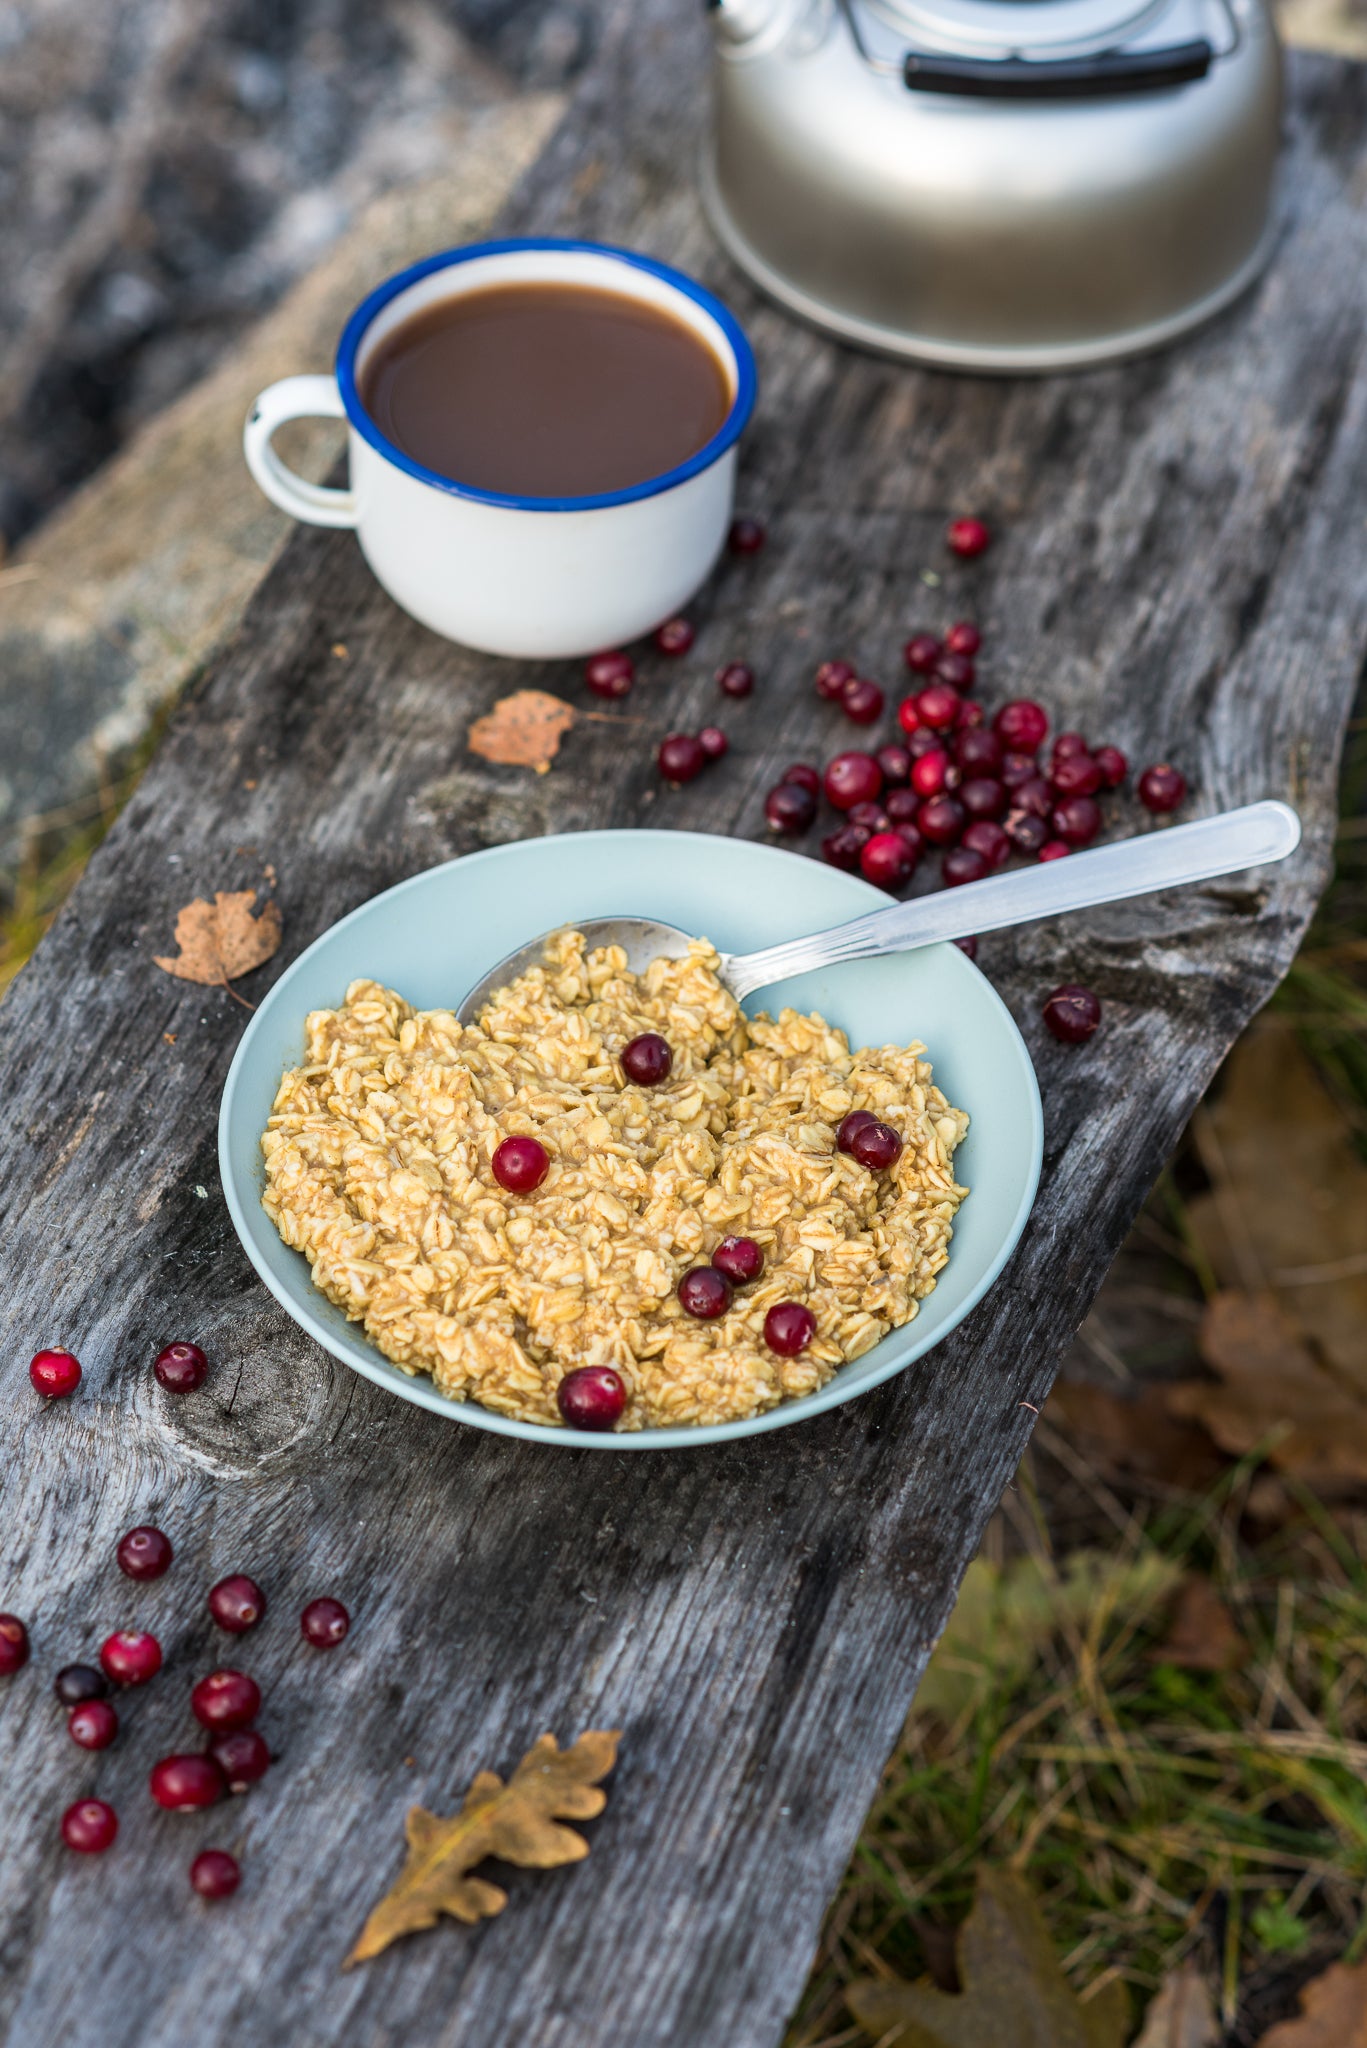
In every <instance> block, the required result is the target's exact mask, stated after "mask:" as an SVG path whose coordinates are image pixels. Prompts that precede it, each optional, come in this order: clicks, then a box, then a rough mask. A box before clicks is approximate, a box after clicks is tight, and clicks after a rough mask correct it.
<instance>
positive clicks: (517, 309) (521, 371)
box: [360, 284, 731, 498]
mask: <svg viewBox="0 0 1367 2048" xmlns="http://www.w3.org/2000/svg"><path fill="white" fill-rule="evenodd" d="M360 392H361V402H362V404H363V405H364V406H365V408H366V411H367V412H368V413H369V414H370V416H371V418H372V419H373V420H374V422H375V424H376V426H377V427H378V428H379V429H380V432H381V433H382V434H384V435H385V437H386V438H387V439H388V440H389V441H392V442H393V443H394V445H395V446H396V447H398V448H400V449H402V450H403V452H404V454H405V455H408V456H410V457H411V458H412V459H413V461H415V462H420V463H421V464H422V465H423V467H424V468H425V469H430V470H435V471H436V472H437V474H438V475H439V476H444V477H449V478H450V479H451V480H452V482H453V483H461V484H468V485H470V486H472V487H473V488H475V489H477V490H485V491H501V492H505V493H508V494H509V495H513V496H517V497H527V498H579V497H590V496H593V495H595V494H597V493H599V492H603V491H620V490H628V489H630V488H631V487H632V486H633V485H636V484H641V483H645V482H647V481H648V480H649V479H650V478H651V477H656V476H662V475H664V474H665V472H666V471H668V470H671V469H675V468H677V467H678V465H679V464H680V463H683V462H686V461H687V460H688V458H689V457H690V456H692V455H696V454H697V453H698V450H699V449H700V448H703V447H705V446H706V444H707V442H709V441H710V440H711V439H712V436H713V435H714V434H715V433H716V432H717V431H718V429H719V428H720V427H721V426H722V424H723V422H724V421H725V419H726V416H727V413H728V412H729V410H730V406H731V389H730V384H729V381H728V378H727V374H726V371H725V370H724V369H723V367H722V364H721V363H720V361H719V360H718V358H717V357H716V355H715V354H714V353H713V351H712V350H711V349H710V348H709V347H708V345H707V343H706V341H704V339H703V337H702V336H701V335H700V334H698V333H696V332H695V331H694V329H692V328H691V327H689V326H687V325H686V324H685V323H684V322H683V321H682V320H679V319H676V318H675V317H674V316H673V315H672V314H670V313H666V312H664V311H662V310H660V309H659V308H657V307H655V306H650V305H646V304H644V303H642V301H641V300H639V299H633V298H629V297H627V296H626V295H625V294H623V293H620V292H612V291H603V290H598V289H596V288H593V287H587V286H583V285H570V284H506V285H494V286H491V287H489V288H487V289H486V290H483V291H473V292H469V293H467V294H464V295H462V296H459V297H454V298H448V299H439V300H438V301H437V302H436V303H435V304H434V305H431V306H427V307H425V308H424V309H423V310H422V311H421V312H419V313H415V314H413V316H412V317H411V318H410V319H408V320H406V321H404V322H403V323H402V324H401V325H400V326H398V327H397V328H395V330H394V332H393V333H392V334H389V335H387V336H385V338H384V339H383V340H382V341H381V342H379V343H378V344H377V345H376V347H375V349H374V351H373V353H372V354H371V356H370V359H369V361H368V362H367V363H366V366H365V369H364V371H363V372H362V376H361V381H360Z"/></svg>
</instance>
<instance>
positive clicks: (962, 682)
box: [935, 649, 977, 710]
mask: <svg viewBox="0 0 1367 2048" xmlns="http://www.w3.org/2000/svg"><path fill="white" fill-rule="evenodd" d="M935 674H936V677H937V678H938V680H939V681H940V682H942V683H948V684H949V687H950V688H951V690H960V691H963V690H971V689H972V688H973V679H974V677H975V675H976V674H977V669H976V667H975V666H974V664H973V662H972V661H971V660H970V659H969V657H968V656H967V655H966V654H952V653H951V652H950V651H949V650H948V649H946V650H945V652H944V653H943V654H942V655H941V656H940V659H939V660H938V661H937V662H936V664H935ZM955 709H956V710H957V709H958V707H957V705H956V706H955Z"/></svg>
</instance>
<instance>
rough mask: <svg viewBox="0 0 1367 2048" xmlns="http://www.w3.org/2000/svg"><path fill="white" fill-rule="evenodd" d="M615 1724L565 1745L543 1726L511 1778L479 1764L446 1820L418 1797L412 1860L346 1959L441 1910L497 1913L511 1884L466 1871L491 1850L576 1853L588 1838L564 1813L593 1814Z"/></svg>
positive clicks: (562, 1858) (569, 1859) (411, 1820)
mask: <svg viewBox="0 0 1367 2048" xmlns="http://www.w3.org/2000/svg"><path fill="white" fill-rule="evenodd" d="M619 1735H620V1731H619V1730H617V1729H611V1728H609V1729H603V1728H598V1729H590V1730H589V1732H588V1733H587V1734H585V1735H581V1736H580V1738H579V1740H578V1741H577V1742H576V1743H574V1744H572V1745H571V1747H570V1748H569V1749H560V1748H558V1747H557V1744H556V1740H555V1737H554V1736H553V1735H543V1736H542V1737H541V1739H540V1741H539V1742H537V1743H534V1744H533V1746H532V1748H531V1749H529V1750H528V1752H527V1754H526V1756H524V1757H523V1759H522V1761H521V1763H520V1764H519V1765H518V1767H517V1769H516V1770H515V1771H514V1772H513V1775H512V1777H511V1778H510V1779H509V1780H508V1782H507V1784H506V1785H505V1784H504V1782H503V1780H502V1779H501V1778H500V1777H499V1776H498V1775H497V1773H496V1772H494V1771H481V1772H480V1774H479V1776H478V1777H477V1778H476V1779H475V1781H474V1783H473V1784H472V1785H471V1787H470V1790H469V1791H468V1792H467V1793H466V1795H465V1803H464V1805H463V1806H462V1807H461V1809H460V1812H459V1813H453V1814H451V1815H450V1816H448V1818H446V1819H445V1820H443V1819H441V1818H440V1817H439V1816H438V1815H437V1814H435V1813H427V1812H426V1811H424V1809H423V1808H422V1807H421V1806H415V1807H413V1808H411V1809H410V1811H409V1815H408V1819H407V1821H406V1822H405V1824H404V1827H405V1833H406V1834H407V1837H408V1860H407V1862H406V1863H405V1864H404V1867H403V1869H402V1870H401V1871H400V1873H399V1876H398V1880H397V1882H396V1883H395V1884H394V1886H393V1887H392V1889H391V1890H390V1891H388V1892H387V1893H386V1894H385V1896H384V1898H382V1899H381V1901H380V1903H379V1905H378V1906H376V1908H375V1909H374V1911H373V1912H372V1913H371V1915H370V1918H369V1919H368V1920H367V1921H366V1924H365V1926H364V1927H363V1928H362V1929H361V1935H360V1939H359V1940H358V1941H357V1943H356V1946H355V1947H354V1948H353V1949H352V1951H351V1954H350V1955H349V1956H348V1957H347V1965H348V1967H350V1965H351V1964H352V1963H363V1962H367V1961H368V1960H369V1959H370V1957H371V1956H377V1955H379V1953H380V1951H381V1950H382V1949H386V1948H388V1946H389V1944H390V1942H391V1941H397V1940H398V1938H399V1936H400V1935H401V1934H413V1933H416V1932H417V1930H418V1929H419V1928H422V1927H435V1926H436V1924H437V1921H438V1919H439V1918H440V1917H441V1915H442V1914H443V1913H449V1914H450V1915H451V1917H452V1918H453V1919H455V1920H464V1921H465V1922H466V1923H467V1924H470V1925H472V1924H473V1923H474V1922H475V1921H476V1920H481V1919H486V1918H489V1917H491V1916H492V1915H493V1914H495V1913H501V1912H502V1911H503V1908H504V1907H505V1906H506V1905H507V1903H508V1895H507V1893H506V1892H503V1891H500V1890H499V1888H498V1886H497V1885H495V1884H489V1883H488V1882H486V1880H485V1879H483V1878H479V1877H472V1876H471V1875H470V1872H471V1871H472V1870H473V1869H474V1867H475V1865H476V1864H477V1863H482V1862H483V1860H484V1858H485V1857H486V1856H501V1857H502V1858H503V1861H504V1862H505V1863H516V1864H519V1865H520V1866H521V1867H522V1868H523V1869H526V1870H553V1869H554V1868H555V1867H556V1866H557V1865H558V1864H562V1863H578V1862H580V1861H582V1859H583V1858H584V1857H585V1856H587V1855H588V1853H589V1845H588V1843H587V1842H586V1841H585V1840H584V1838H583V1836H582V1835H577V1834H576V1833H575V1832H574V1829H573V1828H565V1827H560V1826H558V1825H557V1823H558V1822H559V1821H562V1820H592V1819H593V1817H594V1815H595V1814H598V1813H601V1812H602V1810H603V1807H604V1806H605V1804H606V1803H607V1795H606V1793H604V1792H601V1791H599V1789H598V1781H599V1779H600V1778H605V1777H606V1776H607V1774H608V1772H609V1771H610V1770H611V1769H612V1766H613V1764H614V1763H615V1762H616V1759H617V1743H618V1740H619Z"/></svg>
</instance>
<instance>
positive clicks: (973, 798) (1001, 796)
mask: <svg viewBox="0 0 1367 2048" xmlns="http://www.w3.org/2000/svg"><path fill="white" fill-rule="evenodd" d="M1006 801H1007V799H1006V789H1005V786H1004V785H1003V784H1002V783H1000V782H998V780H997V778H996V776H995V775H971V776H970V777H969V779H968V781H967V782H965V783H962V784H961V785H960V788H959V802H960V803H961V804H962V805H963V807H964V809H965V810H966V811H967V812H968V815H969V817H970V818H999V817H1000V816H1001V814H1002V812H1003V811H1004V810H1005V809H1006Z"/></svg>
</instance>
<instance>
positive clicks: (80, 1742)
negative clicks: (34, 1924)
mask: <svg viewBox="0 0 1367 2048" xmlns="http://www.w3.org/2000/svg"><path fill="white" fill-rule="evenodd" d="M154 1369H155V1371H156V1374H157V1378H158V1379H159V1380H160V1381H161V1384H162V1385H163V1386H165V1387H167V1388H168V1389H169V1390H171V1391H173V1392H178V1393H184V1392H188V1391H189V1389H190V1387H192V1386H198V1385H199V1384H200V1382H201V1381H202V1380H203V1378H204V1376H205V1374H206V1372H207V1371H208V1360H207V1359H206V1358H205V1356H204V1353H203V1352H202V1351H201V1350H200V1348H199V1346H198V1345H197V1344H184V1343H177V1344H168V1345H167V1346H166V1347H165V1349H164V1350H163V1351H161V1352H160V1353H159V1354H158V1356H157V1359H156V1363H155V1368H154ZM29 1378H30V1379H31V1381H32V1383H33V1385H34V1387H35V1388H36V1389H37V1390H38V1392H39V1393H41V1394H42V1395H44V1397H45V1398H46V1399H48V1400H64V1399H66V1398H67V1397H68V1396H69V1395H71V1394H73V1393H74V1392H75V1390H76V1388H77V1387H78V1386H79V1385H80V1381H81V1367H80V1361H79V1360H78V1359H77V1358H76V1356H75V1354H74V1353H73V1352H71V1351H68V1350H66V1349H65V1348H62V1347H53V1348H51V1349H48V1350H43V1351H39V1352H38V1353H37V1354H36V1355H35V1356H34V1358H33V1360H32V1361H31V1363H30V1365H29ZM114 1554H115V1559H116V1562H117V1564H118V1567H119V1570H120V1571H121V1572H122V1573H123V1575H124V1577H125V1578H128V1579H132V1580H134V1581H137V1582H139V1583H144V1582H147V1581H150V1580H153V1579H160V1578H162V1577H163V1576H164V1575H165V1573H166V1572H168V1571H169V1570H170V1568H171V1564H172V1561H173V1559H174V1556H175V1552H174V1550H173V1548H172V1545H171V1540H170V1538H169V1537H168V1536H167V1535H165V1534H164V1532H163V1531H162V1530H160V1529H156V1528H153V1527H151V1526H150V1525H143V1526H141V1527H139V1528H136V1529H130V1530H128V1532H127V1533H126V1534H125V1535H124V1536H122V1537H121V1538H120V1539H119V1543H118V1546H117V1548H116V1550H115V1553H114ZM208 1607H209V1613H210V1614H211V1615H212V1617H213V1619H214V1621H215V1622H216V1623H217V1624H218V1626H219V1627H220V1628H221V1629H224V1630H225V1631H226V1632H227V1633H228V1634H229V1635H244V1634H245V1633H246V1631H247V1630H248V1629H252V1628H255V1627H256V1625H257V1623H258V1622H259V1621H260V1620H261V1618H262V1616H263V1615H264V1614H265V1612H266V1596H265V1594H264V1593H263V1592H262V1590H261V1588H260V1587H259V1586H258V1585H257V1584H256V1583H255V1581H254V1580H252V1579H249V1578H247V1577H246V1576H245V1575H244V1574H242V1573H233V1574H232V1575H231V1576H230V1577H228V1578H226V1579H220V1580H219V1581H218V1583H217V1584H216V1585H215V1586H212V1587H211V1588H210V1590H209V1596H208ZM350 1626H351V1618H350V1616H349V1615H348V1613H347V1611H346V1609H345V1607H343V1605H342V1603H341V1601H340V1600H333V1599H331V1598H327V1597H324V1598H322V1599H318V1600H311V1601H310V1602H309V1604H308V1606H307V1607H306V1608H305V1609H304V1611H303V1613H302V1615H301V1616H300V1630H301V1633H302V1634H303V1637H304V1640H305V1641H306V1642H309V1643H312V1644H313V1645H314V1647H315V1648H316V1649H332V1648H334V1647H335V1646H336V1645H337V1644H338V1643H340V1642H341V1641H342V1640H343V1638H344V1637H345V1635H346V1633H347V1631H348V1629H349V1628H350ZM29 1655H30V1645H29V1636H28V1629H27V1627H26V1626H25V1624H24V1623H23V1621H21V1620H20V1618H19V1617H18V1615H14V1614H0V1677H9V1676H11V1675H12V1674H13V1673H15V1672H17V1671H20V1670H22V1669H23V1667H24V1666H25V1665H26V1664H27V1663H28V1661H29ZM162 1661H163V1659H162V1648H161V1644H160V1643H159V1641H158V1640H157V1638H156V1637H155V1636H154V1635H151V1634H149V1633H148V1632H147V1631H145V1630H140V1629H116V1630H115V1631H114V1633H113V1634H112V1635H111V1636H107V1637H106V1638H105V1641H104V1643H103V1644H102V1645H101V1647H100V1653H99V1664H98V1667H97V1666H95V1665H93V1664H67V1665H64V1666H63V1667H62V1669H61V1670H60V1671H59V1672H58V1673H57V1676H56V1678H55V1679H54V1680H53V1691H54V1692H55V1693H56V1696H57V1699H58V1700H59V1702H60V1703H61V1705H62V1706H64V1707H66V1708H67V1709H68V1713H67V1733H68V1734H69V1735H70V1737H71V1739H72V1741H73V1742H74V1743H75V1744H76V1745H77V1747H78V1748H80V1749H88V1750H102V1749H108V1748H109V1746H110V1744H111V1743H112V1742H113V1741H114V1740H115V1738H116V1736H117V1735H118V1732H119V1716H118V1711H117V1709H116V1708H115V1706H114V1705H113V1703H112V1701H111V1700H110V1698H109V1693H110V1690H111V1688H112V1687H114V1686H124V1687H131V1686H136V1685H146V1684H147V1683H148V1681H149V1680H151V1679H153V1678H155V1677H156V1675H157V1673H158V1672H159V1671H160V1670H161V1667H162ZM190 1711H191V1713H192V1714H193V1715H194V1717H195V1719H196V1721H198V1722H199V1724H200V1727H201V1728H203V1729H204V1730H205V1731H206V1736H207V1740H206V1744H205V1747H204V1749H203V1750H187V1751H183V1752H178V1753H177V1754H175V1755H172V1756H164V1757H162V1758H160V1760H159V1761H158V1762H157V1763H155V1764H154V1765H153V1766H152V1770H151V1773H150V1775H149V1778H148V1789H149V1791H150V1792H151V1795H152V1798H153V1799H154V1800H155V1802H156V1804H157V1805H158V1806H161V1807H164V1808H166V1809H167V1810H168V1811H169V1812H189V1811H193V1810H195V1809H197V1808H200V1807H206V1806H213V1805H216V1804H217V1802H218V1801H219V1800H220V1799H222V1798H223V1797H224V1796H225V1795H226V1794H228V1793H230V1792H245V1791H246V1790H247V1789H248V1787H249V1786H251V1785H254V1784H256V1783H257V1782H258V1781H259V1780H260V1779H261V1778H263V1777H264V1776H265V1774H266V1771H267V1770H268V1769H269V1767H270V1763H271V1753H270V1750H269V1749H268V1748H267V1746H266V1741H265V1738H264V1736H262V1735H261V1734H260V1733H259V1732H258V1730H257V1729H256V1727H255V1725H254V1723H255V1721H256V1718H257V1715H258V1714H259V1713H260V1711H261V1689H260V1687H259V1686H258V1685H257V1683H256V1680H255V1679H254V1678H251V1677H249V1676H248V1674H247V1673H246V1672H245V1671H233V1670H228V1669H226V1668H224V1669H220V1670H217V1671H211V1672H209V1673H208V1675H207V1676H206V1677H204V1678H201V1679H200V1680H199V1681H198V1683H197V1684H196V1685H195V1686H194V1688H193V1690H192V1691H191V1694H190ZM118 1831H119V1817H118V1815H117V1813H116V1812H115V1810H114V1808H113V1807H112V1806H111V1805H110V1804H109V1802H108V1800H105V1799H94V1798H90V1799H78V1800H76V1802H75V1803H74V1805H71V1806H69V1807H68V1808H67V1810H66V1812H65V1813H64V1814H63V1815H62V1821H61V1835H62V1840H63V1841H64V1842H65V1843H66V1845H67V1847H68V1848H69V1849H74V1850H76V1851H77V1852H78V1853H79V1854H81V1855H85V1856H96V1855H100V1854H102V1852H103V1851H104V1850H106V1849H108V1848H110V1847H111V1846H112V1844H113V1842H114V1839H115V1837H116V1835H117V1834H118ZM241 1877H242V1873H241V1870H240V1868H239V1866H238V1862H237V1859H236V1857H234V1856H231V1855H229V1853H228V1851H227V1850H226V1849H205V1850H203V1851H202V1852H201V1853H200V1854H199V1855H198V1856H196V1858H195V1859H194V1862H193V1863H192V1864H191V1865H190V1883H191V1884H192V1885H193V1887H194V1889H195V1890H196V1891H197V1892H198V1893H199V1894H200V1896H201V1897H202V1898H206V1899H222V1898H227V1897H228V1896H229V1895H230V1893H232V1892H235V1891H236V1890H237V1887H238V1885H239V1883H240V1882H241Z"/></svg>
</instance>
